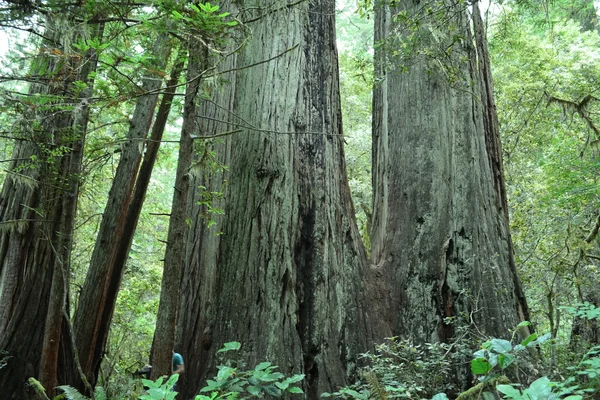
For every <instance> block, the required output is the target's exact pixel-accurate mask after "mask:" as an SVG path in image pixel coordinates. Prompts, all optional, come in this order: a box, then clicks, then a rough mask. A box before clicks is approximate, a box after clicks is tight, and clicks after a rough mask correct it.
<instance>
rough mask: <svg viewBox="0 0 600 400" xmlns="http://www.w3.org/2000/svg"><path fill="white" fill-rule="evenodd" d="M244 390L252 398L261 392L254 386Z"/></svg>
mask: <svg viewBox="0 0 600 400" xmlns="http://www.w3.org/2000/svg"><path fill="white" fill-rule="evenodd" d="M246 390H247V391H248V393H250V394H251V395H253V396H258V395H260V392H261V390H260V387H258V386H254V385H251V386H248V387H247V388H246Z"/></svg>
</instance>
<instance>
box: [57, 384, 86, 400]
mask: <svg viewBox="0 0 600 400" xmlns="http://www.w3.org/2000/svg"><path fill="white" fill-rule="evenodd" d="M57 389H60V390H62V391H63V392H64V395H65V396H67V399H69V400H90V398H89V397H86V396H84V395H82V394H81V393H79V390H77V389H75V388H74V387H72V386H69V385H63V386H58V387H57Z"/></svg>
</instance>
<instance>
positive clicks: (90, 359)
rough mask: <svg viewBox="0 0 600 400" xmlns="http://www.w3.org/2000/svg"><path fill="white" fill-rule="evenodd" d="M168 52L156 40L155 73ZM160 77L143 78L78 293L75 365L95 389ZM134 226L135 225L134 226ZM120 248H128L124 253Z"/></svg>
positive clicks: (164, 39) (166, 43) (164, 38)
mask: <svg viewBox="0 0 600 400" xmlns="http://www.w3.org/2000/svg"><path fill="white" fill-rule="evenodd" d="M170 50H171V42H170V39H169V38H168V35H167V34H166V33H165V34H160V36H159V37H158V38H157V39H156V41H155V44H154V50H153V56H154V60H155V68H154V70H163V69H164V68H165V66H166V63H167V60H168V58H169V54H170ZM162 81H163V79H162V77H161V76H160V75H158V74H156V73H152V74H150V75H148V76H146V77H145V78H144V80H143V83H142V89H143V91H144V93H145V94H143V95H142V96H140V97H139V98H138V100H137V102H136V106H135V110H134V113H133V117H132V119H131V122H130V128H129V131H128V134H127V141H126V142H125V143H124V145H123V146H122V151H121V155H120V160H119V164H118V167H117V171H116V173H115V178H114V179H113V182H112V186H111V189H110V192H109V194H108V200H107V203H106V207H105V209H104V213H103V215H102V222H101V224H100V230H99V232H98V235H97V238H96V244H95V247H94V251H93V253H92V258H91V261H90V267H89V269H88V273H87V275H86V279H85V283H84V285H83V288H82V290H81V295H80V297H79V302H78V307H77V310H76V312H75V316H74V321H73V328H74V335H75V343H76V345H77V350H78V354H79V360H80V362H81V366H82V368H83V371H84V373H85V375H86V377H87V379H88V381H89V382H90V383H91V384H92V385H95V383H96V380H97V377H98V371H99V369H100V363H101V362H102V358H103V356H104V352H105V348H106V343H107V340H108V334H109V329H110V322H111V319H112V315H113V312H114V307H115V303H116V299H117V294H118V290H119V286H120V283H121V277H122V273H123V269H124V267H125V262H126V259H127V254H128V250H129V246H130V245H131V241H132V236H133V233H134V230H135V229H132V230H129V232H128V234H127V236H126V235H125V234H124V233H125V227H126V224H127V223H128V222H129V221H128V218H129V216H128V212H129V208H130V204H131V201H132V197H133V192H134V187H135V183H136V178H137V174H138V169H139V167H140V163H141V161H142V154H143V149H144V144H145V140H146V137H147V135H148V131H149V130H150V126H151V124H152V119H153V117H154V110H155V108H156V103H157V99H158V93H157V92H158V89H160V87H161V85H162ZM136 224H137V219H136V221H135V222H134V223H133V226H134V227H135V225H136ZM123 243H126V244H128V245H127V246H126V247H127V248H126V249H125V251H123V249H121V246H122V244H123Z"/></svg>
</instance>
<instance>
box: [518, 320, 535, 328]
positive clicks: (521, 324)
mask: <svg viewBox="0 0 600 400" xmlns="http://www.w3.org/2000/svg"><path fill="white" fill-rule="evenodd" d="M526 326H531V322H529V321H521V322H519V325H517V326H516V327H515V329H519V328H523V327H526Z"/></svg>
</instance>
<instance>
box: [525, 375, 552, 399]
mask: <svg viewBox="0 0 600 400" xmlns="http://www.w3.org/2000/svg"><path fill="white" fill-rule="evenodd" d="M551 392H552V387H551V386H550V379H548V378H547V377H545V376H543V377H541V378H539V379H537V380H535V381H534V382H533V383H532V384H531V385H530V386H529V387H528V388H527V389H525V393H527V395H529V397H531V399H532V400H543V399H547V398H548V396H550V393H551Z"/></svg>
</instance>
